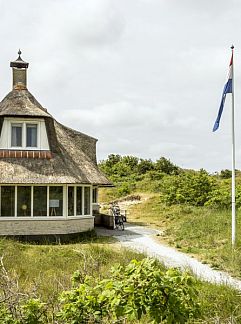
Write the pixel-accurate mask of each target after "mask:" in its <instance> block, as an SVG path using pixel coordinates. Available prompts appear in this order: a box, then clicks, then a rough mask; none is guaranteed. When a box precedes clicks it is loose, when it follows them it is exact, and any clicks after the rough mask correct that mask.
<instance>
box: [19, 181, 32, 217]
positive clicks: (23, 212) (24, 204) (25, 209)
mask: <svg viewBox="0 0 241 324" xmlns="http://www.w3.org/2000/svg"><path fill="white" fill-rule="evenodd" d="M17 216H21V217H22V216H31V187H30V186H18V187H17Z"/></svg>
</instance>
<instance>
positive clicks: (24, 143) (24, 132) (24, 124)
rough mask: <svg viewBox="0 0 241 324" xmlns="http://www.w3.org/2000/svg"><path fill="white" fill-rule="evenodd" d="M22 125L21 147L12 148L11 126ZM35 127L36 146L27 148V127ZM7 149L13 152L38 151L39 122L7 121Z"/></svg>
mask: <svg viewBox="0 0 241 324" xmlns="http://www.w3.org/2000/svg"><path fill="white" fill-rule="evenodd" d="M17 124H21V125H22V146H12V126H14V125H17ZM28 124H30V125H37V146H27V125H28ZM8 139H9V140H8V147H9V148H11V149H14V150H33V151H34V150H39V149H40V121H39V120H35V119H33V120H28V121H27V120H22V119H21V120H20V119H19V120H18V119H16V120H11V121H9V136H8Z"/></svg>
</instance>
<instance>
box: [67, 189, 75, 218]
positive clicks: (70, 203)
mask: <svg viewBox="0 0 241 324" xmlns="http://www.w3.org/2000/svg"><path fill="white" fill-rule="evenodd" d="M68 216H74V187H68Z"/></svg>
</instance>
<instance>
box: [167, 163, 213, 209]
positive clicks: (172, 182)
mask: <svg viewBox="0 0 241 324" xmlns="http://www.w3.org/2000/svg"><path fill="white" fill-rule="evenodd" d="M215 188H216V181H215V179H214V178H212V177H211V176H210V175H208V173H207V172H206V171H205V170H202V169H201V170H200V171H199V172H195V173H188V172H183V173H180V174H179V175H176V176H169V177H165V178H164V179H163V184H162V189H161V197H162V200H163V201H164V202H165V203H167V204H169V205H171V204H189V205H193V206H203V205H204V204H205V203H206V202H207V201H208V200H209V197H210V195H211V192H212V191H213V190H214V189H215Z"/></svg>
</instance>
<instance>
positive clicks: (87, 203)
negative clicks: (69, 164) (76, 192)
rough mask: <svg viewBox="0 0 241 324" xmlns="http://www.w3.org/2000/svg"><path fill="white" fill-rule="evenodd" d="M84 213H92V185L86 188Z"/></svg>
mask: <svg viewBox="0 0 241 324" xmlns="http://www.w3.org/2000/svg"><path fill="white" fill-rule="evenodd" d="M84 214H85V215H90V187H85V188H84Z"/></svg>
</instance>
